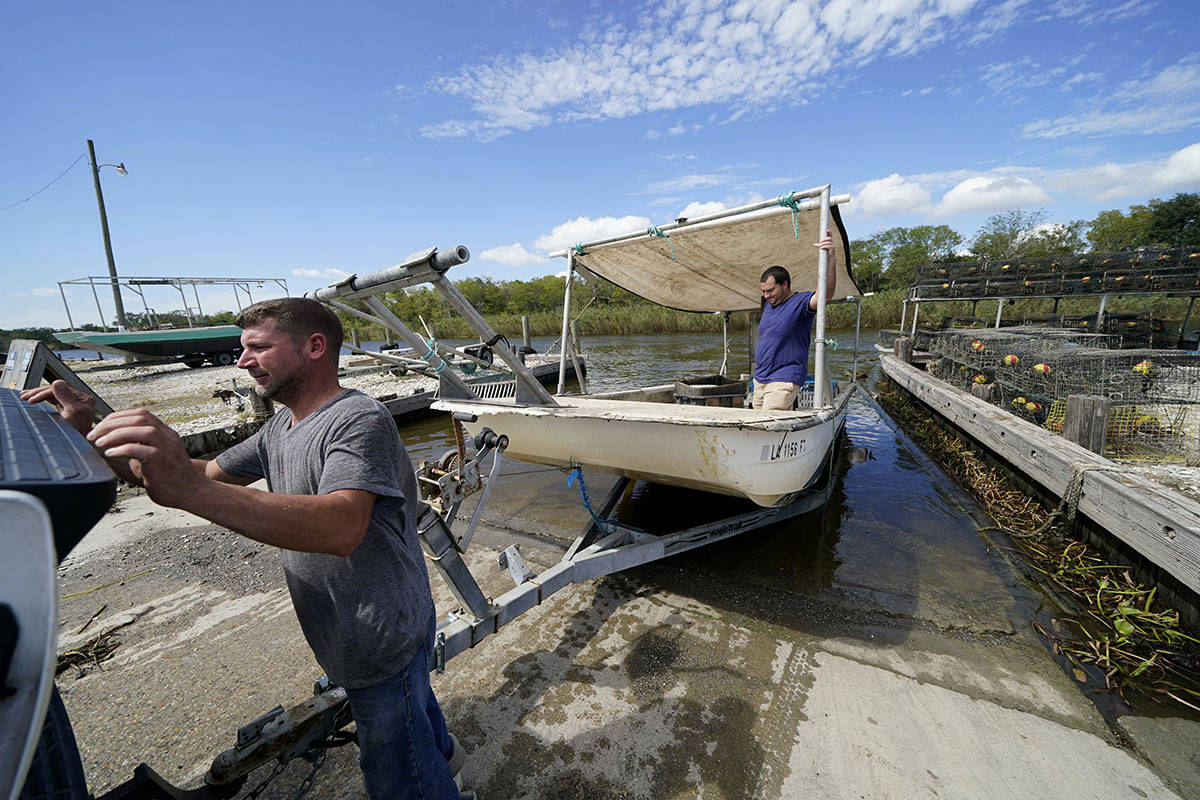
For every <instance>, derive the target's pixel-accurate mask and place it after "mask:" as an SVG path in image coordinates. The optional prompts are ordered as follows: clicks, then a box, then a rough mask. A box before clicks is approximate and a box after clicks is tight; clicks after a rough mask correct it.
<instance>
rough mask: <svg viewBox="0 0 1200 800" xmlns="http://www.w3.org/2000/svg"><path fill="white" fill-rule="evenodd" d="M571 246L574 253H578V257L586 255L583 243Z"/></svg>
mask: <svg viewBox="0 0 1200 800" xmlns="http://www.w3.org/2000/svg"><path fill="white" fill-rule="evenodd" d="M571 246H572V247H574V248H575V252H576V253H578V254H579V255H581V256H586V255H587V250H584V249H583V242H576V243H575V244H573V245H571Z"/></svg>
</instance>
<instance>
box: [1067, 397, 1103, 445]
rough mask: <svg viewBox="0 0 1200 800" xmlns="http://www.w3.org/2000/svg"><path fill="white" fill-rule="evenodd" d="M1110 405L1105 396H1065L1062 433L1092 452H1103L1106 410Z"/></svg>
mask: <svg viewBox="0 0 1200 800" xmlns="http://www.w3.org/2000/svg"><path fill="white" fill-rule="evenodd" d="M1111 405H1112V401H1110V400H1109V399H1108V398H1107V397H1098V396H1095V395H1085V394H1073V395H1070V396H1069V397H1068V398H1067V410H1066V415H1065V416H1064V417H1063V427H1062V435H1063V438H1064V439H1068V440H1070V441H1072V442H1075V444H1078V445H1081V446H1083V447H1086V448H1087V449H1088V450H1091V451H1092V452H1093V453H1101V454H1103V453H1104V439H1105V434H1106V432H1107V428H1108V410H1109V407H1110V406H1111Z"/></svg>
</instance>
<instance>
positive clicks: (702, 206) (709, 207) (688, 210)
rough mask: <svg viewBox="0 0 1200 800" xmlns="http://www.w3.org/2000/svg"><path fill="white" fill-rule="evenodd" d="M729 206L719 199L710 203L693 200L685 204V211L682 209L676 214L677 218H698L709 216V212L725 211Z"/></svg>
mask: <svg viewBox="0 0 1200 800" xmlns="http://www.w3.org/2000/svg"><path fill="white" fill-rule="evenodd" d="M728 207H729V206H727V205H725V204H724V203H722V202H721V201H719V200H713V201H711V202H708V203H697V202H692V203H688V204H687V205H686V206H684V208H683V211H680V212H679V213H678V214H676V215H675V218H676V219H678V218H679V217H687V218H688V219H697V218H699V217H705V216H708V215H709V214H716V213H717V212H718V211H724V210H725V209H726V208H728Z"/></svg>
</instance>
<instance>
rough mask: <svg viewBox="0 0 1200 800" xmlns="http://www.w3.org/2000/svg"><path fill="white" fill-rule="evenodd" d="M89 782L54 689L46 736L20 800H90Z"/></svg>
mask: <svg viewBox="0 0 1200 800" xmlns="http://www.w3.org/2000/svg"><path fill="white" fill-rule="evenodd" d="M87 798H88V789H87V781H86V780H84V777H83V763H82V762H81V761H80V760H79V747H78V746H77V745H76V744H75V733H74V731H72V730H71V720H70V718H69V717H67V709H66V707H65V706H64V705H63V701H62V698H61V697H60V696H59V694H58V687H57V686H56V687H54V689H53V692H52V693H51V695H50V706H49V708H47V709H46V721H45V723H43V725H42V736H41V738H40V739H39V740H38V745H37V750H36V751H35V752H34V754H33V763H32V764H30V765H29V775H28V776H27V777H26V778H25V788H24V789H22V790H21V794H20V800H87Z"/></svg>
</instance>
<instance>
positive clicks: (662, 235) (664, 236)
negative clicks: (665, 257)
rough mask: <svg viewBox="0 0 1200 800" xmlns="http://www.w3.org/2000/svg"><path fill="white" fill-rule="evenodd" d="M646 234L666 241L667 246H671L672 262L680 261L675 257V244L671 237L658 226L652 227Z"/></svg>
mask: <svg viewBox="0 0 1200 800" xmlns="http://www.w3.org/2000/svg"><path fill="white" fill-rule="evenodd" d="M646 233H648V234H650V235H651V236H657V237H658V238H659V239H666V240H667V244H669V245H671V260H672V261H678V260H679V259H678V258H676V257H675V243H674V242H672V241H671V237H670V236H668V235H667V234H665V233H663V232H662V231H661V230H660V229H659V227H658V226H657V225H651V226H650V228H649V229H648V230H647V231H646Z"/></svg>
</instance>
